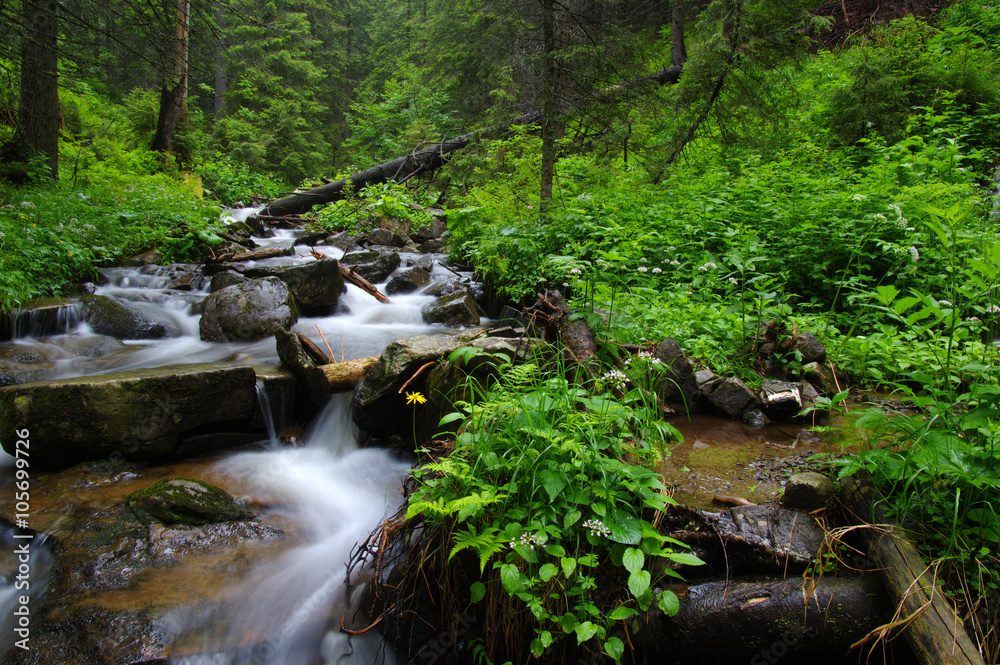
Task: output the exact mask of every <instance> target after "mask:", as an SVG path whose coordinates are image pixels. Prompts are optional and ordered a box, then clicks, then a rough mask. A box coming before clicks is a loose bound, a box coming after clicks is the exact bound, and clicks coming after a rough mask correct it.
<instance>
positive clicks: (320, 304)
mask: <svg viewBox="0 0 1000 665" xmlns="http://www.w3.org/2000/svg"><path fill="white" fill-rule="evenodd" d="M243 274H244V275H245V276H246V277H250V278H261V277H277V278H278V279H280V280H281V281H282V282H284V283H285V285H286V286H288V288H289V290H291V292H292V295H293V296H295V300H296V301H297V302H298V304H299V305H301V306H302V308H303V309H310V310H315V309H329V308H331V307H336V306H337V300H338V299H339V298H340V294H341V293H343V292H344V276H343V275H341V274H340V265H339V264H338V263H337V260H336V259H321V260H319V261H313V262H311V263H305V264H302V265H294V266H254V267H252V268H247V269H246V270H244V271H243ZM217 276H218V275H217ZM213 280H214V278H213Z"/></svg>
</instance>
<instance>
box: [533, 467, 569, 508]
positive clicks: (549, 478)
mask: <svg viewBox="0 0 1000 665" xmlns="http://www.w3.org/2000/svg"><path fill="white" fill-rule="evenodd" d="M538 479H539V480H540V481H541V483H542V488H543V489H544V490H545V493H546V494H548V495H549V501H555V500H556V497H557V496H559V493H560V492H562V491H563V488H564V487H566V478H565V477H564V476H563V474H562V473H559V472H556V471H553V470H552V469H542V470H541V471H540V472H539V474H538Z"/></svg>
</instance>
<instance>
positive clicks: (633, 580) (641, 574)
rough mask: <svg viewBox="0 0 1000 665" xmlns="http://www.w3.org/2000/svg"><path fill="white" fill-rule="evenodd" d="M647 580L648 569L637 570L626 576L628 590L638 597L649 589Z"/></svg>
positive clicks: (648, 579)
mask: <svg viewBox="0 0 1000 665" xmlns="http://www.w3.org/2000/svg"><path fill="white" fill-rule="evenodd" d="M649 582H650V577H649V571H648V570H637V571H636V572H634V573H632V574H631V575H629V576H628V590H629V591H631V592H632V595H633V596H635V597H636V598H639V597H641V596H642V595H643V594H644V593H646V592H647V591H649Z"/></svg>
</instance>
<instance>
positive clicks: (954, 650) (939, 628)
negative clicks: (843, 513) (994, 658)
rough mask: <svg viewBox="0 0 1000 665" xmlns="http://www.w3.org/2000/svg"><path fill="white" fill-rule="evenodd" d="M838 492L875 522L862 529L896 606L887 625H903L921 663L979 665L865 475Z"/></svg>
mask: <svg viewBox="0 0 1000 665" xmlns="http://www.w3.org/2000/svg"><path fill="white" fill-rule="evenodd" d="M842 493H843V496H844V498H845V502H846V504H847V506H848V508H849V509H850V510H851V511H852V512H853V513H854V514H855V516H856V517H857V518H858V519H859V520H861V521H862V522H864V523H867V524H874V525H880V526H878V527H873V528H871V529H863V530H862V531H864V532H865V534H864V535H865V537H866V538H867V540H868V542H869V548H870V551H869V557H870V558H871V559H872V560H873V561H874V562H875V564H876V565H878V566H879V567H880V570H879V573H880V576H881V578H882V582H883V584H884V585H885V587H886V589H887V590H888V591H889V595H890V597H891V599H892V601H893V603H895V604H896V605H898V607H899V609H898V610H897V614H898V615H899V616H898V620H897V621H894V622H893V624H894V625H897V626H898V625H905V634H906V639H907V641H908V642H909V643H910V647H911V648H912V649H913V652H914V654H915V655H916V657H917V660H919V661H920V662H921V663H923V664H924V665H943V664H945V663H947V664H948V665H983V663H984V661H983V658H982V656H981V655H980V653H979V649H978V648H977V647H976V645H975V644H974V643H973V642H972V640H971V639H969V635H968V633H967V632H966V631H965V627H964V626H963V625H962V620H961V619H959V618H958V616H957V615H956V614H955V611H954V610H953V609H952V606H951V604H950V603H949V602H948V600H947V599H946V598H945V597H944V595H943V594H942V593H941V589H940V587H938V585H937V584H935V574H934V571H933V570H932V569H931V568H930V567H929V566H928V565H927V564H926V563H925V562H924V560H923V557H921V556H920V553H919V552H917V550H916V548H915V547H914V546H913V544H912V543H911V542H910V541H909V539H908V538H907V537H906V536H905V534H904V533H903V532H902V529H901V528H900V527H899V526H898V525H896V524H894V523H893V522H892V520H890V519H888V518H887V517H886V515H885V511H884V510H883V509H882V507H881V506H880V505H878V504H877V501H878V492H877V490H876V489H875V487H874V486H873V485H872V483H871V479H870V478H866V477H855V478H854V479H853V480H852V481H850V482H848V483H845V484H844V487H843V491H842Z"/></svg>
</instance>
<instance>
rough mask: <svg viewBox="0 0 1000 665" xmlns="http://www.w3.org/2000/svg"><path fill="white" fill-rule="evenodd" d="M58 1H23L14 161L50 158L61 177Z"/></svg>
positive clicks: (54, 172)
mask: <svg viewBox="0 0 1000 665" xmlns="http://www.w3.org/2000/svg"><path fill="white" fill-rule="evenodd" d="M58 8H59V5H58V3H57V2H56V0H24V5H23V13H22V17H23V26H22V27H23V34H22V37H21V90H20V100H19V103H18V111H17V127H16V129H15V131H14V148H15V155H14V158H15V159H17V160H18V161H27V160H28V158H30V157H31V156H32V155H33V154H36V153H42V154H44V155H46V156H47V157H48V165H49V170H50V172H51V175H52V177H53V178H58V177H59V92H58V87H57V84H58V55H57V52H56V47H57V41H56V40H57V34H58V27H57V11H58Z"/></svg>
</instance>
